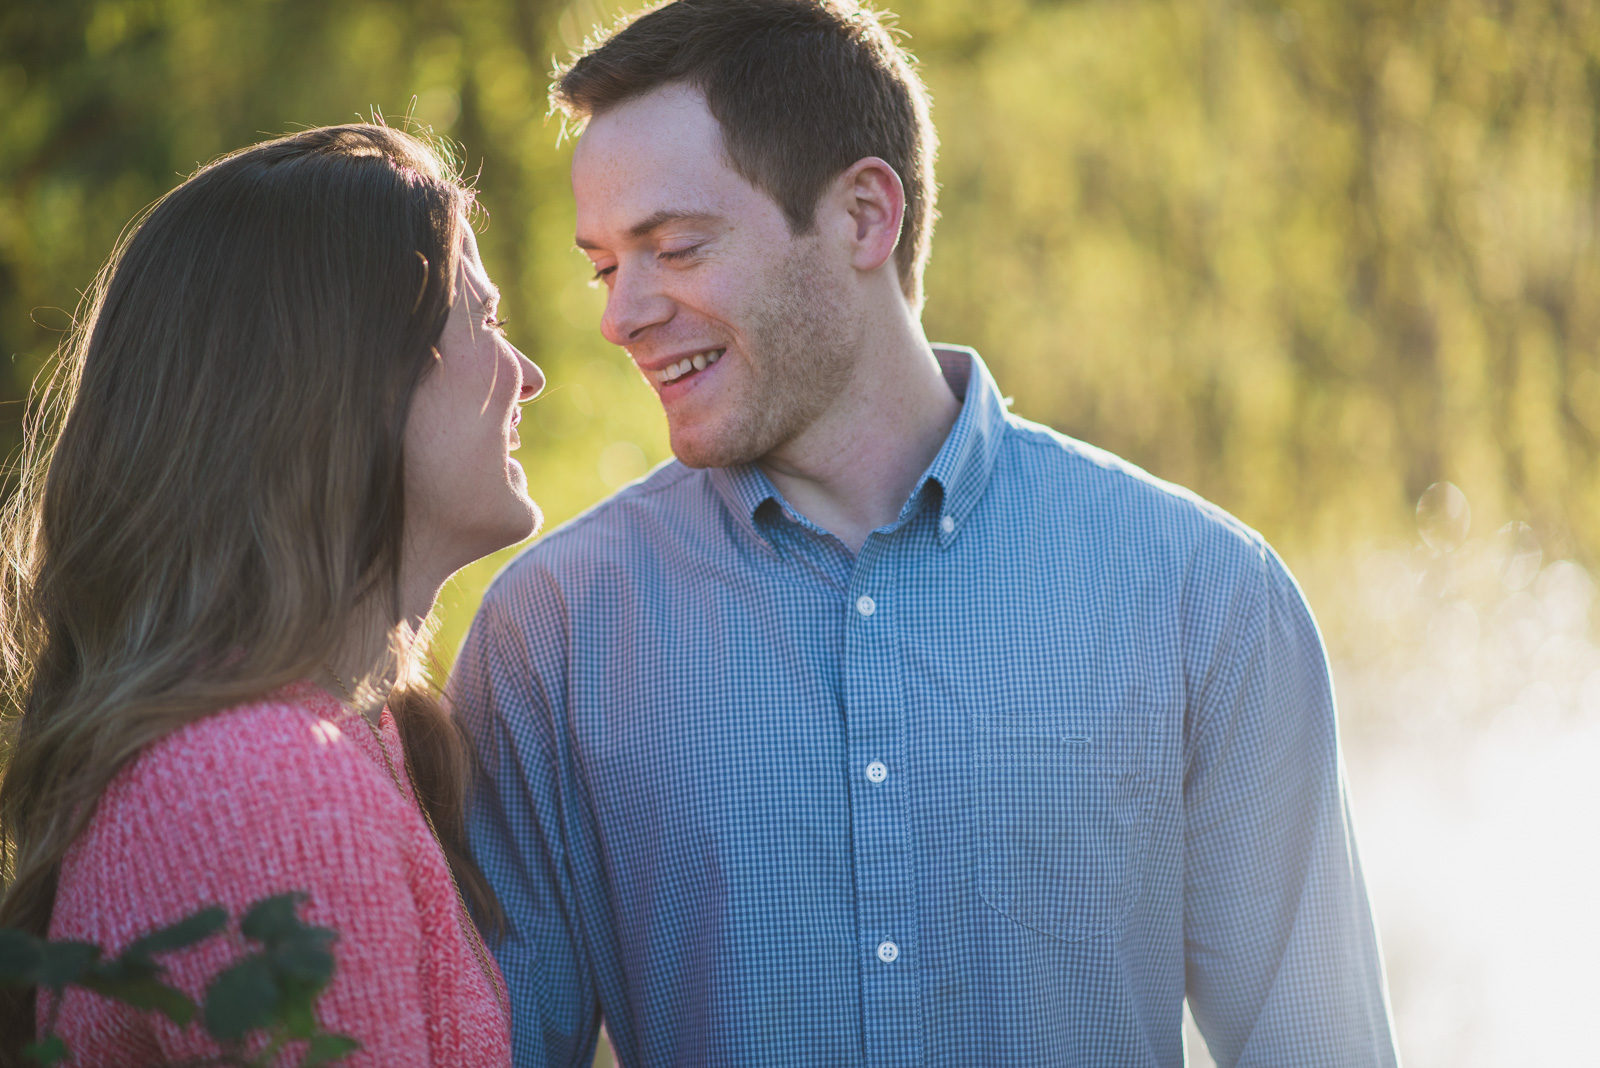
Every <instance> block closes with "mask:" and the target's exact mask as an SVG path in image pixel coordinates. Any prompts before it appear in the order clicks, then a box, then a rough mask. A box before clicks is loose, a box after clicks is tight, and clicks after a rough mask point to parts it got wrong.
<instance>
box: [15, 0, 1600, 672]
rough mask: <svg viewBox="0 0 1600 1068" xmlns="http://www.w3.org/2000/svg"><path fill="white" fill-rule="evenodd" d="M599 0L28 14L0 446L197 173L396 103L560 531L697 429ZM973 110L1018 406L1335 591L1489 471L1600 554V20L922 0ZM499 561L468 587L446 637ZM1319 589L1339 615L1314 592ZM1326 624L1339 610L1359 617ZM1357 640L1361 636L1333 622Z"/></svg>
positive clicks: (391, 109)
mask: <svg viewBox="0 0 1600 1068" xmlns="http://www.w3.org/2000/svg"><path fill="white" fill-rule="evenodd" d="M616 10H618V8H617V5H615V4H611V3H604V2H600V0H577V2H576V3H571V4H568V3H559V2H553V0H426V2H420V0H415V2H414V0H399V2H386V3H377V2H365V3H363V2H353V0H50V2H41V0H21V2H13V3H10V4H8V5H6V6H5V8H4V10H3V11H0V352H3V353H4V355H5V356H6V357H8V360H7V362H6V363H5V365H4V366H3V367H0V372H3V377H0V447H3V448H5V449H6V451H7V452H9V451H10V450H11V449H12V448H14V446H15V444H16V441H17V434H18V428H19V420H20V415H21V411H22V407H23V405H22V403H21V401H22V398H23V397H24V396H25V394H26V390H27V387H28V383H29V381H30V380H31V379H32V377H33V375H34V374H35V373H36V372H37V370H38V368H39V367H40V366H41V365H42V363H43V362H44V361H45V360H46V359H47V357H48V356H49V355H50V353H51V352H52V350H53V348H54V346H55V344H56V342H57V340H58V339H59V336H60V333H61V331H62V330H63V329H64V328H65V326H66V324H67V322H68V319H69V316H70V315H71V313H72V311H73V309H74V308H75V306H76V302H77V300H78V294H79V293H80V292H81V290H82V289H84V288H85V287H86V286H87V285H88V283H89V281H90V279H91V278H92V276H93V274H94V271H95V269H96V267H97V265H98V264H99V263H100V261H101V260H102V258H103V257H104V256H105V255H106V254H107V252H108V251H109V250H110V248H111V246H112V244H113V242H114V241H115V239H116V237H117V235H118V233H119V232H120V231H121V230H122V228H123V227H124V225H125V224H126V223H127V222H128V221H129V219H130V218H132V217H133V216H134V215H135V214H136V213H137V212H138V211H139V210H140V209H141V208H142V207H143V206H144V205H146V204H148V203H149V202H150V201H151V200H152V199H154V198H155V197H156V196H158V195H160V194H161V193H162V192H164V191H165V190H167V189H168V188H170V187H171V186H172V185H174V184H175V183H176V182H177V181H178V180H179V179H180V178H181V177H182V176H183V175H186V174H188V173H190V172H191V171H192V170H193V169H194V168H195V167H196V166H197V165H198V164H200V163H202V162H204V161H206V160H208V159H210V158H212V157H214V156H215V155H217V154H219V153H221V152H224V151H226V150H228V149H231V148H235V147H238V146H240V145H244V144H247V143H249V142H252V141H255V140H259V139H261V138H262V137H264V136H268V135H272V134H277V133H280V132H284V131H286V130H289V129H292V128H295V127H298V126H302V125H316V124H321V123H330V122H340V121H346V120H350V119H353V118H355V117H357V116H358V115H366V114H368V113H369V112H370V109H372V108H374V107H377V108H379V109H381V110H382V112H383V114H384V115H386V116H387V117H388V118H389V119H390V120H391V121H395V120H398V119H400V118H401V117H403V116H406V115H411V116H412V117H413V119H414V121H415V122H417V123H420V124H422V125H425V126H429V127H432V128H433V129H434V130H436V131H437V132H439V133H441V134H444V135H447V136H449V137H451V138H453V139H455V140H457V141H458V142H459V143H461V144H462V145H463V146H464V155H465V158H466V160H467V165H468V167H469V169H470V170H472V171H480V169H481V178H480V181H479V187H480V189H481V192H482V199H483V202H484V203H485V204H486V205H487V206H488V208H489V211H490V214H491V220H492V221H491V222H490V224H489V226H488V229H487V231H486V232H485V233H484V235H483V246H484V255H485V258H486V260H487V262H488V264H489V267H490V269H491V271H492V272H493V273H494V274H495V275H496V277H497V278H498V279H499V280H500V282H501V284H502V286H503V287H504V288H505V289H506V290H507V292H508V293H509V294H510V295H511V306H512V311H511V315H512V316H513V326H512V332H513V336H514V337H515V339H516V340H517V342H518V343H519V344H520V345H521V346H522V347H523V348H524V349H525V350H526V351H527V352H528V353H529V354H530V355H532V356H533V357H534V358H535V359H536V360H537V361H538V362H539V363H541V364H542V365H543V366H544V368H545V370H546V372H547V374H548V376H549V379H550V383H551V385H550V389H549V392H548V394H547V396H546V397H545V398H544V399H543V400H541V401H540V402H538V403H537V404H536V405H535V406H534V407H533V409H532V411H531V412H530V413H529V414H530V416H531V417H532V418H530V419H528V420H527V422H526V423H525V424H524V425H525V427H529V426H530V425H531V428H532V432H531V433H529V432H528V430H527V429H525V430H524V440H525V441H526V442H527V443H528V444H527V446H526V447H525V450H524V459H525V466H526V467H527V468H528V471H529V476H530V482H531V484H532V486H533V487H534V490H535V493H536V495H537V496H538V497H539V499H540V500H541V502H542V503H543V505H544V507H545V509H546V512H547V514H548V516H549V517H550V519H551V520H552V521H559V520H561V519H564V518H566V517H568V516H570V515H572V514H574V513H575V512H577V511H579V510H581V509H582V508H584V507H586V506H587V505H588V504H590V503H592V502H593V501H594V500H596V499H598V498H599V497H601V496H602V495H603V494H604V493H606V492H607V491H608V490H609V489H611V488H613V487H615V486H617V485H619V484H621V483H622V482H624V481H626V480H627V479H630V478H632V477H634V476H635V475H637V474H639V473H640V472H642V471H643V470H645V468H646V466H647V465H649V464H652V463H654V462H656V461H659V460H661V459H663V458H665V456H666V450H665V436H664V432H663V428H662V423H661V418H660V416H659V414H658V413H657V412H656V410H655V408H654V407H653V404H652V401H651V397H650V395H649V393H648V390H647V389H646V388H645V387H644V385H643V384H642V383H641V382H639V381H638V380H637V377H636V376H635V375H634V373H633V372H632V370H631V369H630V367H629V366H628V364H627V363H626V360H625V359H624V357H622V356H621V354H620V353H618V352H616V351H614V350H612V349H610V348H609V346H607V345H605V344H604V342H602V341H601V340H600V338H599V336H598V334H597V331H596V323H597V317H598V309H599V307H600V301H601V297H600V295H599V293H598V292H596V291H593V290H591V289H589V288H587V287H586V284H585V283H586V279H585V275H584V271H583V265H582V262H581V260H580V258H579V257H578V256H577V254H576V253H575V252H573V251H572V250H571V208H570V201H569V196H568V193H567V187H566V166H567V159H568V152H569V150H570V146H559V147H558V145H557V137H558V131H559V124H558V123H555V122H551V121H548V120H547V118H546V104H545V99H544V89H545V85H546V82H547V72H548V71H549V69H550V67H551V65H552V59H553V57H554V56H556V55H558V54H565V53H566V52H567V51H568V50H570V49H571V48H572V47H573V46H574V45H576V44H578V43H579V42H580V41H581V40H582V39H583V37H584V36H585V35H586V34H587V33H589V32H590V31H591V30H592V29H593V28H594V27H595V26H597V25H599V24H602V23H605V22H607V21H608V20H609V19H610V18H611V17H612V16H613V15H614V13H615V12H616ZM898 14H899V16H900V17H899V25H900V28H901V29H902V30H903V31H905V33H906V34H907V39H908V42H909V45H910V47H911V48H912V49H913V50H914V51H915V52H916V54H917V55H918V57H919V58H920V60H921V62H922V67H923V72H924V75H925V77H926V79H927V81H928V83H929V86H930V88H931V89H932V92H933V95H934V99H935V118H936V121H937V122H938V125H939V129H940V134H941V137H942V140H943V146H942V157H941V162H940V168H939V176H940V180H941V182H942V185H943V191H942V195H941V201H940V208H941V211H942V214H943V218H942V221H941V222H940V224H939V230H938V234H937V239H936V241H935V245H934V260H933V263H932V266H931V268H930V273H929V281H928V292H929V299H928V307H927V313H926V316H925V319H926V323H927V326H928V330H929V334H930V336H932V337H934V338H936V339H943V340H950V341H961V342H966V343H969V344H974V345H976V346H978V348H979V349H980V351H982V352H983V353H984V355H985V357H986V358H987V359H988V360H989V361H990V363H991V366H992V367H993V368H994V370H995V372H996V374H997V376H998V378H999V380H1000V382H1001V384H1002V386H1003V388H1005V389H1006V390H1007V391H1008V392H1009V393H1011V394H1012V395H1014V396H1015V398H1016V405H1015V410H1016V411H1018V412H1019V413H1021V414H1024V415H1026V416H1029V417H1031V418H1034V419H1038V420H1041V421H1043V422H1046V423H1049V424H1051V425H1052V426H1055V427H1057V428H1059V429H1061V430H1063V431H1066V432H1067V433H1070V434H1073V435H1076V436H1079V437H1082V438H1085V439H1087V440H1089V441H1092V442H1094V443H1096V444H1099V445H1103V446H1105V447H1107V448H1109V449H1111V450H1113V451H1115V452H1118V453H1120V454H1122V455H1124V456H1126V457H1128V458H1130V459H1132V460H1134V461H1135V462H1137V463H1139V464H1141V465H1143V466H1145V467H1147V468H1148V469H1149V470H1151V471H1153V472H1154V473H1156V474H1157V475H1160V476H1162V477H1164V478H1168V479H1171V480H1173V481H1176V482H1180V483H1182V484H1184V485H1187V486H1190V487H1192V488H1194V489H1195V490H1197V491H1198V492H1200V493H1201V494H1203V495H1204V496H1207V497H1209V498H1211V499H1213V500H1215V501H1217V502H1219V503H1220V504H1222V505H1223V506H1225V507H1227V508H1229V509H1230V510H1232V511H1233V512H1235V513H1236V514H1238V515H1239V516H1241V517H1242V518H1243V519H1245V520H1246V521H1247V522H1249V523H1251V524H1252V525H1254V526H1256V527H1257V528H1259V529H1260V530H1262V531H1263V532H1264V533H1265V534H1266V535H1267V537H1268V538H1269V539H1270V540H1271V541H1272V542H1273V543H1274V544H1275V545H1276V546H1278V548H1279V549H1280V551H1281V552H1283V553H1284V554H1285V555H1286V556H1287V557H1288V558H1289V560H1290V562H1291V563H1292V564H1294V565H1295V566H1296V567H1297V569H1298V570H1299V571H1300V573H1301V574H1302V576H1303V578H1304V579H1305V580H1306V581H1307V584H1308V586H1309V587H1310V590H1311V592H1312V594H1313V598H1314V600H1315V599H1316V595H1317V593H1318V592H1319V589H1320V588H1321V587H1324V586H1334V585H1337V583H1338V581H1339V579H1338V574H1339V571H1340V569H1341V568H1342V567H1343V566H1344V562H1345V560H1346V558H1347V557H1348V549H1349V547H1350V546H1352V545H1354V544H1358V543H1360V542H1363V541H1369V540H1374V539H1376V540H1380V541H1381V540H1384V539H1396V538H1406V537H1409V536H1410V531H1411V528H1410V514H1411V509H1412V506H1413V504H1414V502H1415V501H1416V500H1417V497H1418V495H1419V494H1420V493H1421V492H1422V490H1423V489H1424V488H1425V487H1426V486H1428V485H1429V484H1431V483H1433V482H1435V481H1438V480H1441V479H1449V480H1450V481H1452V482H1454V483H1456V484H1457V485H1459V486H1461V487H1462V488H1463V489H1464V490H1465V491H1466V493H1467V495H1468V497H1469V498H1470V499H1471V500H1472V502H1473V503H1474V505H1475V506H1476V507H1477V509H1478V512H1479V516H1480V522H1479V527H1480V529H1481V528H1484V527H1485V526H1486V524H1485V522H1484V519H1485V518H1487V525H1489V526H1497V525H1499V524H1500V523H1501V522H1504V521H1506V520H1511V519H1514V520H1525V521H1527V522H1528V523H1530V524H1531V525H1532V527H1533V529H1534V531H1535V532H1536V533H1537V536H1538V537H1539V538H1540V539H1541V541H1542V542H1543V543H1544V545H1545V546H1546V548H1547V549H1549V550H1551V551H1552V555H1559V556H1575V557H1576V558H1578V559H1579V560H1581V561H1585V562H1587V561H1592V560H1594V559H1595V558H1596V556H1597V554H1600V481H1597V478H1596V475H1597V465H1600V366H1597V364H1596V350H1597V344H1596V342H1597V338H1600V260H1597V258H1596V256H1595V255H1594V237H1595V229H1596V205H1597V202H1596V191H1597V166H1600V155H1597V151H1596V148H1597V144H1600V110H1597V106H1596V104H1597V99H1600V9H1597V7H1596V5H1594V4H1592V3H1589V2H1576V0H1573V2H1568V0H1523V2H1509V0H1426V2H1425V0H1418V2H1403V0H1352V2H1347V0H1338V2H1335V0H1326V2H1324V0H1298V2H1288V3H1268V2H1258V3H1248V2H1237V0H1120V2H1110V0H1100V2H1078V3H1058V2H1042V0H1041V2H1034V3H1029V2H1026V0H983V2H980V0H906V2H905V3H902V4H900V5H899V7H898ZM497 563H498V562H496V563H495V564H487V565H480V566H479V567H478V568H476V569H474V570H473V571H471V572H469V573H468V574H466V575H464V576H463V578H462V580H461V581H459V582H458V583H457V584H456V585H455V587H454V588H453V589H452V591H451V596H450V599H449V603H448V604H447V605H446V606H445V610H444V616H445V619H444V625H445V634H444V636H443V641H442V642H441V651H442V652H443V653H444V654H445V656H446V657H447V658H448V655H449V653H450V651H451V650H452V649H453V648H454V641H455V640H456V639H457V638H458V637H459V634H460V631H461V626H462V624H463V622H464V619H463V617H464V616H465V615H466V614H467V613H466V612H465V611H464V610H465V609H467V608H469V607H470V605H471V603H472V602H473V601H475V599H476V596H477V594H478V591H479V589H481V586H482V582H483V580H484V578H485V577H486V576H487V574H489V573H491V572H492V570H493V568H494V566H497ZM1319 607H1320V606H1319ZM1324 615H1325V616H1327V615H1328V612H1327V611H1325V612H1324ZM1327 622H1328V624H1329V625H1330V636H1331V638H1332V639H1333V640H1334V641H1335V644H1337V642H1338V640H1339V634H1340V632H1341V631H1342V630H1343V628H1342V627H1341V626H1340V621H1339V620H1337V619H1333V618H1329V619H1328V620H1327Z"/></svg>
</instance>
